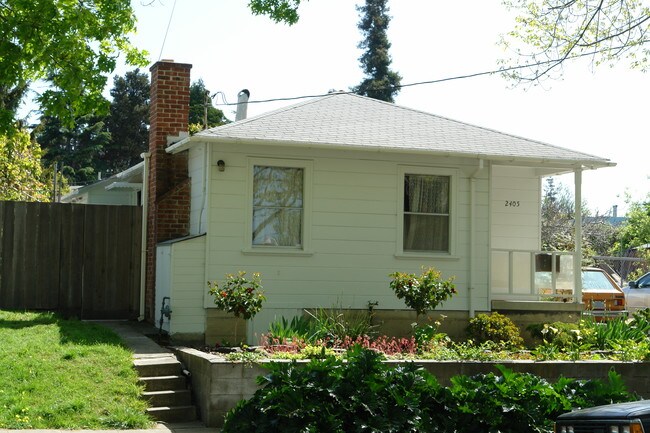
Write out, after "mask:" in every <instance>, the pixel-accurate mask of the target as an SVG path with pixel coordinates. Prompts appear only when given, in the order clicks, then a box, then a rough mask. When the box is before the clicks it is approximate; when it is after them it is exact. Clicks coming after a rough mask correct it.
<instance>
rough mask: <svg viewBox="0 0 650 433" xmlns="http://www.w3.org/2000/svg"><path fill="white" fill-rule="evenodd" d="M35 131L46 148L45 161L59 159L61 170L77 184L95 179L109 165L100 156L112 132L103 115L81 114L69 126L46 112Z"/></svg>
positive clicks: (44, 148) (52, 162) (44, 149)
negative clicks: (103, 162) (107, 127)
mask: <svg viewBox="0 0 650 433" xmlns="http://www.w3.org/2000/svg"><path fill="white" fill-rule="evenodd" d="M35 135H36V138H37V141H38V142H39V143H41V146H42V148H43V151H44V155H43V163H44V164H45V165H46V166H47V167H51V166H53V165H54V163H56V164H57V165H58V168H59V170H60V171H61V173H62V174H63V175H64V176H66V177H67V178H69V179H70V180H71V181H72V182H73V183H75V184H87V183H92V182H93V181H95V180H96V179H97V177H98V174H99V173H100V172H103V171H106V169H107V167H105V166H103V165H102V163H101V157H102V156H103V154H104V152H105V148H106V146H107V144H108V143H109V141H110V134H109V133H108V131H106V128H105V125H104V119H103V118H100V117H96V116H92V115H87V116H82V117H79V118H77V119H76V120H75V122H74V124H73V126H72V127H67V126H65V125H64V124H63V123H62V122H61V120H60V119H59V118H56V117H49V116H44V117H42V118H41V124H40V125H39V126H38V127H37V128H36V130H35Z"/></svg>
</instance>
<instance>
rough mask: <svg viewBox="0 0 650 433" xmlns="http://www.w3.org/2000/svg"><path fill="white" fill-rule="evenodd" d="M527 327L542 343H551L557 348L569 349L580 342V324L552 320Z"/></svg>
mask: <svg viewBox="0 0 650 433" xmlns="http://www.w3.org/2000/svg"><path fill="white" fill-rule="evenodd" d="M527 329H528V331H530V333H531V335H532V336H533V337H534V338H535V339H537V340H540V341H541V342H542V345H552V346H553V347H555V348H556V349H558V350H571V349H574V348H576V347H579V346H580V345H581V344H582V343H581V340H582V337H581V335H580V326H579V325H578V324H577V323H564V322H553V323H545V324H542V325H530V326H529V327H528V328H527Z"/></svg>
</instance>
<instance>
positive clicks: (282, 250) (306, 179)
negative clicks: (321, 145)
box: [242, 157, 314, 256]
mask: <svg viewBox="0 0 650 433" xmlns="http://www.w3.org/2000/svg"><path fill="white" fill-rule="evenodd" d="M256 165H257V166H266V167H280V168H282V167H287V168H302V169H303V208H302V211H303V221H302V247H300V248H296V247H281V246H266V245H253V173H254V167H255V166H256ZM313 172H314V162H313V161H310V160H299V159H280V158H263V157H249V158H248V173H247V176H246V178H247V183H248V186H247V193H246V202H247V204H246V209H247V210H246V223H245V231H244V246H243V248H242V253H243V254H251V255H256V254H259V255H280V256H311V255H312V254H313V251H312V250H311V225H312V217H311V214H312V204H313V203H312V202H313V200H312V183H313V182H312V176H313Z"/></svg>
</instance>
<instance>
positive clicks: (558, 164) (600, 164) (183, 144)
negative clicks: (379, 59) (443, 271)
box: [165, 133, 616, 173]
mask: <svg viewBox="0 0 650 433" xmlns="http://www.w3.org/2000/svg"><path fill="white" fill-rule="evenodd" d="M192 142H194V143H196V142H218V143H221V144H251V145H260V146H273V147H276V146H286V147H300V148H303V149H331V150H348V151H354V150H356V151H366V152H375V153H388V154H394V153H401V154H416V155H429V156H437V157H447V158H474V159H483V160H489V161H495V162H505V163H510V164H515V163H516V164H519V165H524V166H531V167H539V166H540V164H541V165H542V166H551V167H554V168H557V169H559V170H566V172H567V173H568V172H572V171H573V170H575V169H576V168H581V169H583V170H595V169H598V168H604V167H615V166H616V163H615V162H612V161H610V160H608V159H596V158H595V159H570V158H567V159H555V158H543V157H537V158H535V157H525V156H512V155H491V154H487V153H470V152H468V153H463V152H454V151H435V150H431V149H414V148H399V147H383V146H374V145H373V146H370V145H369V146H365V145H352V144H341V143H326V142H315V143H314V142H304V141H282V140H270V139H260V138H247V139H244V138H238V137H224V136H218V135H214V134H202V133H198V134H196V135H193V136H191V137H187V138H184V139H182V140H180V141H178V142H176V143H174V144H172V145H171V146H169V147H167V148H166V149H165V151H166V152H167V153H179V152H182V151H184V150H187V149H188V148H189V147H190V146H191V145H192ZM563 150H567V151H569V152H575V151H572V150H570V149H563ZM576 153H578V152H576Z"/></svg>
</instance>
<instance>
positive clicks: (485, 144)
mask: <svg viewBox="0 0 650 433" xmlns="http://www.w3.org/2000/svg"><path fill="white" fill-rule="evenodd" d="M198 141H215V142H224V143H227V142H247V143H260V144H278V145H295V146H310V147H314V146H323V147H334V148H348V149H367V150H374V151H389V152H423V153H429V154H437V155H444V156H462V157H473V158H486V159H492V160H507V161H513V160H519V161H522V162H523V161H528V162H530V163H545V165H546V164H552V163H556V164H561V166H566V165H571V166H585V167H587V168H598V167H607V166H613V165H615V163H613V162H611V161H610V160H608V159H605V158H600V157H598V156H594V155H589V154H586V153H581V152H576V151H573V150H569V149H565V148H562V147H558V146H553V145H550V144H546V143H542V142H540V141H535V140H529V139H526V138H522V137H517V136H515V135H511V134H505V133H502V132H498V131H495V130H492V129H488V128H483V127H479V126H474V125H470V124H467V123H463V122H459V121H456V120H451V119H447V118H445V117H441V116H436V115H433V114H429V113H425V112H423V111H418V110H414V109H410V108H405V107H401V106H398V105H395V104H391V103H387V102H383V101H378V100H376V99H371V98H367V97H363V96H359V95H354V94H349V93H332V94H330V95H327V96H323V97H318V98H315V99H312V100H309V101H307V102H302V103H299V104H295V105H291V106H289V107H285V108H281V109H279V110H275V111H271V112H269V113H265V114H262V115H260V116H256V117H252V118H249V119H244V120H240V121H238V122H234V123H229V124H227V125H223V126H219V127H216V128H213V129H208V130H206V131H202V132H200V133H198V134H196V135H194V136H192V137H189V138H186V139H184V140H181V141H180V142H178V143H176V144H173V145H172V146H170V147H169V148H168V150H167V151H168V152H172V153H176V152H179V151H182V150H185V149H187V148H188V147H189V146H190V145H191V143H193V142H198Z"/></svg>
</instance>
